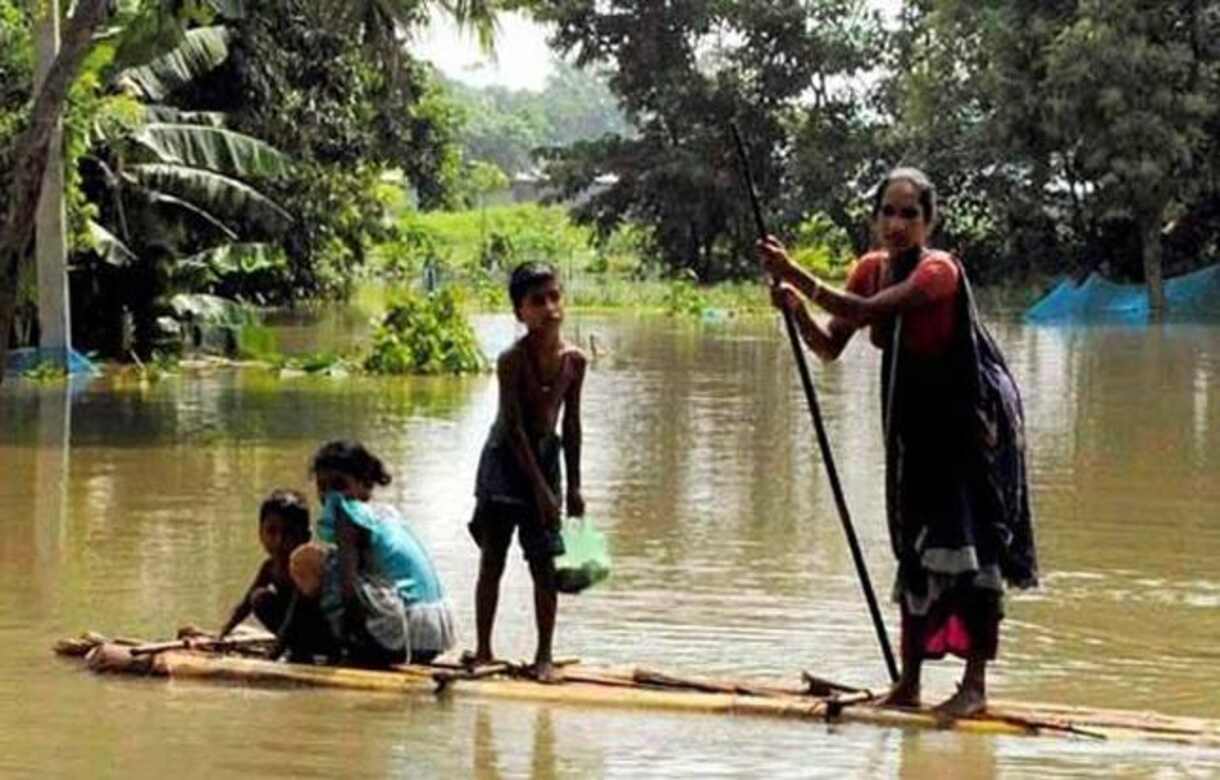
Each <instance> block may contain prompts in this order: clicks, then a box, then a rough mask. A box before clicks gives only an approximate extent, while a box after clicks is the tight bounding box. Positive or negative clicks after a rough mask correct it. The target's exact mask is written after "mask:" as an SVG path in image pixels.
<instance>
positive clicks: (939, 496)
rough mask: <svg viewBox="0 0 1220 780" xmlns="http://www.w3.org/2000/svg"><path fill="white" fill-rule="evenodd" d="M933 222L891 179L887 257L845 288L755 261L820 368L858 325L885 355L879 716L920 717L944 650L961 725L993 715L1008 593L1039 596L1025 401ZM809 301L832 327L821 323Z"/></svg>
mask: <svg viewBox="0 0 1220 780" xmlns="http://www.w3.org/2000/svg"><path fill="white" fill-rule="evenodd" d="M936 216H937V214H936V195H935V192H934V191H933V188H932V184H931V182H930V181H929V180H928V177H927V176H925V175H924V174H923V173H922V172H921V171H919V170H916V169H914V168H899V169H897V170H894V171H892V172H891V173H890V174H889V175H888V176H886V178H885V180H884V181H882V182H881V185H880V186H879V187H878V189H877V193H876V196H875V199H874V202H873V220H874V223H875V227H876V230H877V236H878V238H879V240H880V242H881V246H882V249H881V250H879V251H874V252H870V253H869V254H866V255H864V256H863V257H862V258H860V260H859V262H857V263H856V265H855V267H854V268H853V270H852V273H851V275H850V277H849V279H848V281H847V289H846V290H845V291H840V290H835V289H833V288H831V287H828V286H826V285H824V284H823V283H821V282H820V281H819V280H818V279H816V278H815V277H813V276H812V275H810V274H809V273H808V272H806V271H805V270H804V269H802V268H801V267H800V266H798V265H796V264H795V263H794V262H793V261H792V260H791V259H790V258H789V257H788V254H787V252H785V250H784V247H783V246H782V245H781V244H780V243H779V241H777V240H776V239H775V238H773V237H769V238H768V239H767V240H765V241H762V242H760V244H759V254H760V258H761V260H762V264H763V267H764V269H765V270H766V271H767V272H768V273H769V274H770V275H771V277H772V278H773V279H774V280H776V281H777V282H778V284H777V285H776V286H775V287H774V288H773V290H772V299H773V301H774V303H775V305H776V306H777V307H782V308H785V309H787V310H788V311H791V312H793V314H794V315H795V317H796V322H797V326H798V329H799V330H800V333H801V335H802V337H803V338H804V341H805V343H806V344H807V345H808V346H809V348H810V349H811V350H812V351H813V352H814V353H816V354H817V355H818V357H820V358H822V360H825V361H829V360H834V359H835V358H837V357H838V356H839V354H840V353H841V352H842V351H843V348H844V347H845V346H846V345H847V342H848V341H849V340H850V339H851V337H852V335H853V334H854V333H855V332H856V331H857V330H859V329H860V328H863V327H868V328H869V335H870V337H871V341H872V343H873V346H875V347H877V348H879V349H880V350H882V361H881V379H882V381H881V387H882V399H881V402H882V422H883V426H884V431H885V436H886V469H885V471H886V510H887V515H888V520H889V529H890V540H891V543H892V545H893V548H894V554H895V556H896V557H897V559H898V575H897V579H896V582H895V585H894V599H895V601H897V602H898V604H899V605H900V608H901V611H902V675H901V677H900V678H899V680H898V683H897V684H896V685H895V686H894V688H893V689H892V690H891V691H890V693H889V695H888V696H887V697H886V698H885V699H884V701H883V703H885V704H889V705H893V706H917V705H919V703H920V671H921V666H922V664H923V661H924V659H927V658H931V659H939V658H943V657H944V655H945V654H946V653H953V654H954V655H957V656H960V657H962V658H964V659H965V660H966V671H965V674H964V675H963V677H962V682H961V685H960V686H959V688H958V691H957V693H956V694H955V695H954V696H952V697H951V698H950V699H948V700H947V701H945V702H943V703H941V704H940V705H938V706H937V710H938V711H940V712H942V713H943V714H945V715H948V716H952V717H969V716H971V715H975V714H978V713H980V712H982V711H983V710H985V709H986V706H987V698H986V671H987V662H988V661H990V660H992V659H994V658H995V656H996V648H997V645H998V640H999V624H1000V620H1001V618H1002V617H1003V593H1004V583H1005V582H1008V583H1009V584H1010V585H1013V586H1015V587H1019V588H1028V587H1032V586H1034V585H1036V584H1037V562H1036V556H1035V551H1034V540H1033V527H1032V523H1031V520H1030V512H1029V500H1028V495H1027V492H1026V481H1025V456H1024V430H1023V429H1024V419H1023V412H1022V409H1021V399H1020V394H1019V393H1018V391H1017V386H1016V384H1015V382H1014V381H1013V380H1012V377H1011V375H1010V374H1009V372H1008V369H1007V367H1006V366H1005V364H1004V359H1003V357H1002V356H1001V355H1000V352H999V350H998V348H997V347H996V345H995V343H994V342H993V341H992V339H991V337H990V336H989V335H988V334H987V332H986V330H984V329H983V327H982V325H981V324H980V322H979V320H978V316H977V313H976V311H975V308H974V303H973V300H972V297H971V294H970V286H969V283H968V282H967V280H966V276H965V272H964V270H963V268H962V266H961V265H960V263H958V261H957V260H956V259H955V258H954V257H953V256H952V255H950V254H948V253H946V252H942V251H938V250H934V249H929V248H928V247H927V239H928V235H929V233H930V232H931V230H932V227H933V224H934V223H935V220H936ZM802 299H804V300H807V301H809V302H810V303H812V304H814V305H815V306H818V307H819V308H821V309H823V310H824V311H826V312H828V313H829V314H830V315H831V319H830V321H829V323H828V324H827V325H826V326H823V325H821V324H819V323H818V322H816V321H815V320H814V319H813V317H812V316H810V313H809V311H808V309H806V307H805V305H804V303H803V301H802Z"/></svg>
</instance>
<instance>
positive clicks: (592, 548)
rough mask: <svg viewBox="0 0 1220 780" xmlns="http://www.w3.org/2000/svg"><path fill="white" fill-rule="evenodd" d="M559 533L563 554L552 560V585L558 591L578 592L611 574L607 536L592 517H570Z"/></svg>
mask: <svg viewBox="0 0 1220 780" xmlns="http://www.w3.org/2000/svg"><path fill="white" fill-rule="evenodd" d="M559 535H560V537H561V538H562V539H563V549H564V553H563V555H561V556H559V557H558V558H556V559H555V587H556V588H557V589H558V590H559V592H560V593H580V592H581V591H583V590H584V589H585V588H588V587H590V586H592V585H596V584H597V583H599V582H601V581H602V580H604V579H606V578H607V577H609V576H610V550H609V549H608V548H607V546H606V535H605V534H603V533H602V532H601V531H599V530H597V529H596V528H594V527H593V522H592V521H591V520H589V519H588V518H582V517H570V518H568V519H567V520H564V523H563V529H562V530H561V531H560V532H559Z"/></svg>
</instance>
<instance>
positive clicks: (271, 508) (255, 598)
mask: <svg viewBox="0 0 1220 780" xmlns="http://www.w3.org/2000/svg"><path fill="white" fill-rule="evenodd" d="M258 539H259V541H260V542H262V545H263V549H264V550H266V551H267V560H265V561H263V565H262V566H260V567H259V568H258V574H257V575H255V577H254V582H252V583H251V584H250V588H249V589H248V590H247V591H246V595H245V596H244V597H243V598H242V600H241V602H240V603H239V604H238V605H237V606H236V607H234V609H233V614H232V615H231V616H230V617H229V619H228V621H227V622H226V623H225V624H224V628H222V629H220V637H221V638H223V637H225V636H226V635H227V634H228V633H229V632H230V631H232V630H233V629H234V628H236V627H237V624H238V623H240V622H242V621H243V620H245V619H246V618H247V617H249V616H250V614H251V613H253V614H254V616H255V617H257V618H258V620H259V622H260V623H262V624H263V625H264V626H266V627H267V628H268V629H269V630H271V631H278V630H279V629H280V626H281V625H282V624H283V623H284V618H285V617H287V615H288V608H289V605H290V604H291V603H292V596H293V585H292V578H291V577H290V576H289V573H288V567H289V563H288V561H289V558H290V557H291V556H292V553H293V551H294V550H296V548H298V547H300V546H301V545H302V544H305V543H306V542H308V541H309V539H310V532H309V504H308V503H307V502H306V500H305V496H303V495H301V494H300V493H298V492H297V491H295V490H274V491H272V492H271V494H270V495H269V496H267V498H266V500H264V501H263V503H262V506H260V507H259V509H258Z"/></svg>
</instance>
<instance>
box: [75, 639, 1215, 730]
mask: <svg viewBox="0 0 1220 780" xmlns="http://www.w3.org/2000/svg"><path fill="white" fill-rule="evenodd" d="M272 639H273V638H272V637H270V636H269V635H247V636H242V637H237V638H234V639H230V640H224V641H216V640H212V639H208V638H194V639H192V638H189V637H188V638H187V639H180V640H177V641H170V642H159V643H144V642H139V641H136V640H123V639H116V640H109V639H107V638H106V637H104V636H101V635H99V634H96V633H87V634H84V635H82V636H81V637H80V638H76V639H67V640H63V641H61V642H59V643H57V644H56V647H55V652H56V653H57V654H59V655H61V656H67V657H74V658H79V659H84V660H86V661H87V663H88V665H89V667H90V668H91V669H93V670H94V671H97V672H99V673H118V674H129V675H142V676H156V677H166V678H170V679H188V680H203V681H209V682H224V683H236V684H242V685H253V686H262V687H273V686H309V687H317V688H334V689H343V690H352V691H366V692H376V693H389V694H400V695H402V694H406V695H420V696H428V695H435V696H460V697H471V698H478V699H505V700H517V701H535V702H546V703H556V704H572V705H580V706H596V707H633V708H641V709H652V710H664V711H670V712H690V713H710V714H726V715H735V716H757V717H770V718H786V719H797V720H808V721H814V722H821V723H861V724H871V725H875V726H883V727H893V728H919V729H950V730H954V731H960V732H965V733H973V734H993V735H1014V736H1016V735H1020V736H1038V735H1045V736H1060V737H1067V738H1076V739H1095V740H1146V741H1157V742H1174V743H1179V744H1185V745H1195V746H1205V747H1216V748H1220V720H1209V719H1203V718H1185V717H1173V716H1167V715H1160V714H1156V713H1137V712H1129V711H1122V710H1110V709H1092V708H1085V707H1070V706H1061V705H1052V704H1026V703H1018V702H999V701H997V702H992V703H991V704H990V706H989V707H988V711H987V712H986V713H985V714H983V715H980V716H978V717H974V718H967V719H953V720H947V719H945V718H944V717H943V716H940V715H938V714H937V713H935V712H933V711H932V710H930V709H926V708H923V709H897V708H888V707H880V706H877V705H876V704H875V703H874V695H873V693H872V692H870V691H867V690H863V689H857V688H852V687H850V686H845V685H838V684H836V683H834V682H830V681H827V680H824V679H821V678H818V677H815V676H813V675H810V674H808V673H804V674H803V684H802V685H800V686H797V685H792V684H784V683H776V682H768V681H738V680H712V679H705V678H693V677H679V676H674V675H670V674H666V673H663V672H658V671H653V670H649V669H640V668H618V667H594V666H586V665H584V664H581V663H580V662H579V661H577V660H575V659H567V660H562V661H560V662H559V665H560V666H562V673H563V681H562V683H560V684H542V683H539V682H537V681H535V680H532V679H529V677H528V670H527V669H526V668H525V667H524V666H523V665H520V664H511V663H496V664H492V665H489V666H484V667H476V668H473V669H471V668H468V667H464V666H462V665H461V664H459V663H447V662H443V661H442V662H437V663H434V664H433V665H430V666H412V665H402V666H395V667H392V668H389V669H378V670H370V669H359V668H352V667H343V666H318V665H309V664H294V663H280V662H274V661H271V660H268V659H267V658H266V656H265V653H266V648H267V647H268V646H269V644H270V642H271V640H272Z"/></svg>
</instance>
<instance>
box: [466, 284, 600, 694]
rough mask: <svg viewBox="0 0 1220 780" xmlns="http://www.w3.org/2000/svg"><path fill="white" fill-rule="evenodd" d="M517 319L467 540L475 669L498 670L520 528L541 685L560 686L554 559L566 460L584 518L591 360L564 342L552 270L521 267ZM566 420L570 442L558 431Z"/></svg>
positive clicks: (499, 368)
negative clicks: (494, 666)
mask: <svg viewBox="0 0 1220 780" xmlns="http://www.w3.org/2000/svg"><path fill="white" fill-rule="evenodd" d="M508 292H509V296H510V297H511V298H512V303H513V312H514V314H516V316H517V319H518V320H519V321H520V322H521V323H523V324H524V325H525V327H526V331H527V332H526V334H525V335H524V336H522V337H521V338H520V339H518V340H517V341H516V342H515V343H514V344H513V345H512V346H511V347H509V348H508V349H507V350H505V352H504V353H503V354H501V355H500V357H499V359H498V360H497V361H496V374H497V376H498V378H499V384H500V403H499V411H498V413H497V415H496V420H495V423H494V424H493V425H492V427H491V432H490V433H489V434H488V437H487V442H486V444H485V445H484V447H483V453H482V455H481V457H480V458H479V469H478V475H477V477H476V480H475V496H476V497H477V505H476V507H475V512H474V518H473V519H472V520H471V522H470V526H469V527H470V533H471V535H472V536H473V537H474V540H475V542H476V543H477V544H478V545H479V549H480V551H481V555H480V560H479V578H478V583H477V584H476V586H475V612H476V620H477V625H478V646H477V648H476V650H475V655H474V658H473V659H472V660H473V662H474V663H476V664H486V663H491V662H492V661H493V659H494V656H493V653H492V647H491V634H492V628H493V626H494V624H495V619H496V606H497V604H498V603H499V599H500V578H501V576H502V575H503V574H504V563H505V558H506V557H507V554H508V546H509V544H510V542H511V541H512V537H513V530H514V529H516V531H517V534H518V537H517V538H518V542H519V544H520V545H521V549H522V551H523V552H524V554H525V558H526V561H528V563H529V568H530V574H531V575H532V577H533V580H534V617H535V622H536V624H537V629H538V647H537V651H536V653H535V656H534V672H535V674H536V675H537V677H538V679H539V680H541V681H543V682H550V681H554V680H556V679H557V674H556V672H555V668H554V664H553V659H552V651H551V645H552V641H553V637H554V632H555V613H556V610H557V605H558V599H557V592H556V589H555V557H556V556H557V555H560V554H562V553H563V542H562V540H561V539H560V536H559V513H560V498H561V495H562V493H561V487H560V472H559V458H560V451H561V450H562V452H563V459H564V467H565V471H566V473H567V482H568V485H567V510H568V514H569V515H572V516H580V515H583V514H584V511H585V506H584V499H583V498H582V497H581V492H580V447H581V426H580V392H581V386H582V385H583V383H584V378H585V369H586V367H587V365H588V359H587V358H586V357H585V355H584V353H583V352H581V351H580V350H579V349H577V348H576V347H574V346H572V345H571V344H568V343H567V342H565V341H564V340H563V339H562V338H561V336H560V326H561V325H562V324H563V314H564V310H563V289H562V288H561V287H560V284H559V277H558V274H556V272H555V269H554V268H553V267H551V266H550V265H547V264H544V263H524V264H522V265H519V266H517V268H515V269H514V270H513V272H512V276H511V277H510V279H509V285H508ZM561 411H562V413H563V425H562V430H563V438H562V439H560V437H559V436H557V435H556V434H555V426H556V423H557V422H558V420H559V415H560V412H561Z"/></svg>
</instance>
